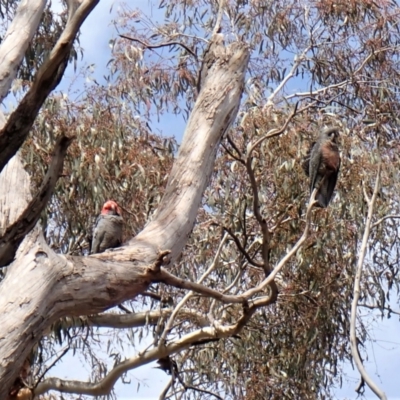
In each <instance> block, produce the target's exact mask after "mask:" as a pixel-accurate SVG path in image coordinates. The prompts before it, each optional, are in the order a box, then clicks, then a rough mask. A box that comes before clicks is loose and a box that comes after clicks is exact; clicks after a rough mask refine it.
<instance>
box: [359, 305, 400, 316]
mask: <svg viewBox="0 0 400 400" xmlns="http://www.w3.org/2000/svg"><path fill="white" fill-rule="evenodd" d="M358 306H359V307H365V308H369V309H370V310H386V311H388V312H389V314H396V315H400V312H399V311H394V310H392V309H391V308H390V307H385V306H383V307H381V306H371V305H369V304H358Z"/></svg>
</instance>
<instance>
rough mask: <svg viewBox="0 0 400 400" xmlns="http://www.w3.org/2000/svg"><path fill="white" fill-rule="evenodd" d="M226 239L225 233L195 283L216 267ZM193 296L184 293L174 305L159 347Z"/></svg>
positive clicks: (200, 281)
mask: <svg viewBox="0 0 400 400" xmlns="http://www.w3.org/2000/svg"><path fill="white" fill-rule="evenodd" d="M227 237H228V234H227V233H226V232H225V235H224V237H223V238H222V240H221V242H220V244H219V246H218V249H217V252H216V253H215V257H214V260H213V262H212V263H211V265H210V266H209V267H208V268H207V271H205V272H204V274H203V275H202V276H201V277H200V279H199V280H198V281H197V283H199V284H200V283H202V282H203V281H204V279H206V278H207V277H208V275H210V273H211V272H212V271H213V270H214V268H215V267H216V266H217V265H218V261H219V257H220V255H221V251H222V248H223V247H224V245H225V242H226V239H227ZM193 295H194V292H193V291H190V292H188V293H186V295H185V296H184V297H183V298H182V300H181V301H180V302H179V303H178V304H177V305H176V307H175V309H174V311H173V313H172V314H171V315H170V317H169V319H168V321H167V323H166V325H165V328H164V332H163V333H162V335H161V338H160V343H159V347H160V346H164V345H165V339H166V337H167V335H168V333H169V331H170V330H171V329H172V325H173V323H174V320H175V318H176V316H177V315H178V313H179V310H180V309H181V308H182V307H183V306H184V305H185V303H186V302H187V301H188V300H189V299H190V298H191V297H192V296H193Z"/></svg>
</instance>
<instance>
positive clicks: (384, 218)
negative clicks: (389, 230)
mask: <svg viewBox="0 0 400 400" xmlns="http://www.w3.org/2000/svg"><path fill="white" fill-rule="evenodd" d="M391 218H393V219H397V218H400V215H398V214H393V215H386V217H383V218H381V219H379V220H378V221H376V222H375V223H374V224H372V226H371V229H374V228H376V227H377V226H378V225H379V224H381V223H382V222H383V221H385V220H387V219H391Z"/></svg>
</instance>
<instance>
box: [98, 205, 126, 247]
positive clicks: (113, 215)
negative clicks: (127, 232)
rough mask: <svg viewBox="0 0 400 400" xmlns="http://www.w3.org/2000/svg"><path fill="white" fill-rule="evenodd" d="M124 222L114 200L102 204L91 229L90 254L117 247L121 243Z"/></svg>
mask: <svg viewBox="0 0 400 400" xmlns="http://www.w3.org/2000/svg"><path fill="white" fill-rule="evenodd" d="M123 225H124V220H123V218H122V216H121V209H120V208H119V206H118V204H117V203H116V202H115V201H114V200H108V201H106V202H105V203H104V205H103V208H102V209H101V213H100V215H99V216H98V217H97V220H96V223H95V225H94V227H93V239H92V249H91V253H92V254H95V253H102V252H103V251H105V250H107V249H112V248H115V247H119V246H120V245H121V243H122V229H123Z"/></svg>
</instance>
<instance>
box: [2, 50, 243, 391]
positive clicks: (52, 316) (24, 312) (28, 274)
mask: <svg viewBox="0 0 400 400" xmlns="http://www.w3.org/2000/svg"><path fill="white" fill-rule="evenodd" d="M213 52H214V62H212V63H209V65H208V74H207V77H206V79H205V80H204V81H202V88H201V92H200V94H199V97H198V99H197V101H196V104H195V106H194V109H193V112H192V114H191V116H190V118H189V121H188V124H187V127H186V131H185V134H184V138H183V141H182V145H181V147H180V150H179V154H178V156H177V159H176V161H175V163H174V166H173V168H172V171H171V174H170V176H169V181H168V184H167V188H166V193H165V195H164V198H163V199H162V201H161V203H160V205H159V208H158V210H157V212H156V215H155V216H154V218H153V220H152V221H151V222H150V223H149V224H148V225H147V226H146V227H145V229H144V230H143V231H142V232H140V233H139V234H138V235H137V236H136V237H134V238H133V239H131V240H129V241H128V242H127V243H126V244H125V245H124V246H123V247H121V248H118V249H114V250H109V251H106V252H104V253H101V254H96V255H93V256H87V257H72V256H64V255H59V254H55V253H54V252H53V251H52V250H51V249H50V248H49V247H48V245H47V244H46V242H45V240H44V237H43V235H42V233H41V230H40V229H39V227H38V226H36V227H35V228H34V229H33V230H32V231H31V232H30V233H29V234H28V235H27V236H26V238H25V240H24V241H23V242H22V243H21V245H20V246H19V248H18V250H17V253H16V259H15V261H14V262H13V263H12V264H11V265H10V266H9V267H8V270H7V274H6V277H5V279H4V280H3V282H1V284H0V310H2V313H1V314H0V398H6V396H7V393H8V390H9V388H10V386H11V385H12V383H13V381H14V380H15V378H16V376H17V375H18V372H19V370H20V368H21V366H22V364H23V362H24V360H25V359H26V357H27V356H28V354H29V352H30V350H31V349H32V347H33V346H34V344H35V343H36V342H37V341H38V340H39V339H40V337H41V336H42V335H43V333H44V332H45V330H46V328H47V327H49V325H50V324H51V323H52V322H54V321H55V320H56V319H58V318H60V317H65V316H73V315H76V316H77V315H91V314H96V313H98V312H101V311H104V310H106V309H108V308H110V307H112V306H115V305H117V304H120V303H121V302H123V301H125V300H128V299H132V298H134V297H135V296H136V295H137V294H139V293H142V292H143V291H145V290H146V288H147V287H148V286H149V284H150V283H151V279H152V276H153V274H152V270H153V269H154V268H156V267H157V262H159V259H160V252H161V251H166V250H168V251H169V252H170V253H169V256H168V259H167V261H166V263H167V264H168V263H172V262H174V261H176V259H177V258H178V256H179V255H180V253H181V252H182V249H183V247H184V246H185V244H186V242H187V238H188V236H189V234H190V232H191V231H192V229H193V225H194V222H195V218H196V215H197V211H198V207H199V204H200V201H201V198H202V195H203V192H204V189H205V187H206V185H207V183H208V181H209V177H210V175H211V173H212V170H213V166H214V162H215V157H216V153H217V149H218V145H219V143H220V140H221V138H222V137H223V135H224V133H225V132H226V130H227V129H228V128H229V126H230V124H231V123H232V122H233V120H234V118H235V117H236V114H237V110H238V107H239V103H240V98H241V95H242V92H243V86H244V77H245V72H246V69H247V64H248V60H249V52H248V49H247V47H246V46H245V45H244V44H242V43H234V44H231V45H229V46H227V47H225V46H224V45H223V44H222V43H219V44H218V46H214V48H213ZM10 174H14V175H15V176H16V177H18V178H11V179H10V178H9V176H10ZM17 179H18V180H17ZM21 181H23V182H25V185H24V187H25V191H26V190H27V188H29V177H28V176H27V173H26V172H25V171H23V170H22V166H21V164H20V163H17V164H16V165H15V166H14V167H13V168H9V167H7V168H5V169H4V170H3V172H2V174H1V175H0V184H3V182H10V183H7V188H6V189H7V191H8V193H9V195H8V197H6V198H5V200H3V203H4V204H2V203H1V202H0V207H1V210H2V212H5V213H6V212H7V210H8V209H9V208H10V207H12V203H13V201H14V200H15V198H19V197H20V196H21V194H20V193H17V191H19V190H20V189H21V183H20V182H21ZM4 190H5V188H4V186H0V193H3V191H4ZM23 196H24V197H23V198H22V199H21V202H20V203H18V212H15V211H13V213H14V214H15V216H14V218H15V217H16V218H18V216H19V215H20V214H21V213H22V212H23V211H24V208H25V207H26V205H27V203H28V200H26V199H25V197H28V193H25V194H24V195H23ZM10 209H11V208H10ZM14 214H13V215H14ZM0 222H1V223H2V225H1V226H0V230H1V229H2V228H3V229H4V225H3V224H4V223H5V221H4V220H0ZM7 224H9V221H8V222H7ZM157 260H158V261H157Z"/></svg>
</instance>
